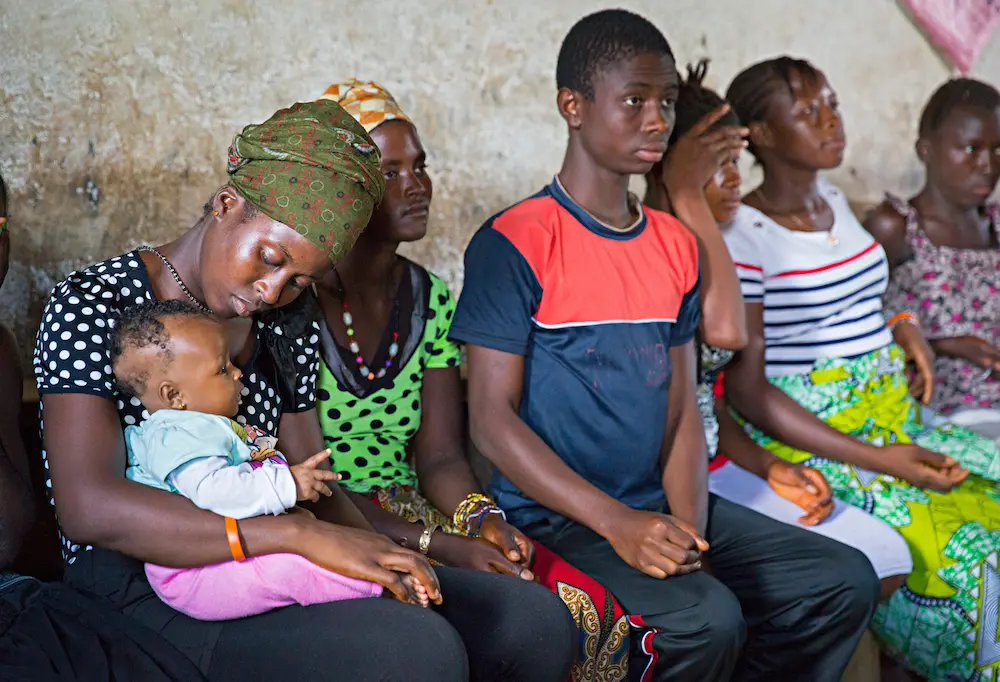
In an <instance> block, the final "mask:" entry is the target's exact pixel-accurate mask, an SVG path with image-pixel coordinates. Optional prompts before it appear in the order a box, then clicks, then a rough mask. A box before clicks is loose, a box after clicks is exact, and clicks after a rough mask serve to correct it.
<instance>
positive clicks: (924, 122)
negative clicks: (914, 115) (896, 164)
mask: <svg viewBox="0 0 1000 682" xmlns="http://www.w3.org/2000/svg"><path fill="white" fill-rule="evenodd" d="M959 107H970V108H973V109H979V110H982V111H987V112H993V111H996V110H997V108H998V107H1000V92H998V91H997V89H996V88H994V87H993V86H992V85H990V84H988V83H984V82H982V81H978V80H975V79H973V78H953V79H951V80H949V81H946V82H945V83H944V85H942V86H941V87H939V88H938V89H937V90H935V91H934V94H933V95H931V98H930V99H929V100H927V104H926V105H924V110H923V112H922V113H921V114H920V128H919V130H920V137H921V138H924V137H929V136H930V135H933V134H934V133H936V132H937V131H938V130H939V129H940V128H941V126H942V125H943V124H944V121H945V119H946V118H948V116H949V115H950V114H951V113H952V112H953V111H955V109H958V108H959Z"/></svg>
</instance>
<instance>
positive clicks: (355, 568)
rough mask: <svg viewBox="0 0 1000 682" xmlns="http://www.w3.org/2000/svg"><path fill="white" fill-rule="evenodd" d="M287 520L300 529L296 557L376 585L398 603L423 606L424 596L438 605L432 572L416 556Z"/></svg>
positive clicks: (367, 537)
mask: <svg viewBox="0 0 1000 682" xmlns="http://www.w3.org/2000/svg"><path fill="white" fill-rule="evenodd" d="M290 520H292V521H293V522H294V523H296V524H298V526H299V527H300V529H301V533H300V540H299V542H297V543H296V546H297V547H301V548H302V549H301V550H300V551H299V553H300V554H301V555H302V556H303V557H305V558H306V559H308V560H309V561H311V562H313V563H314V564H316V565H317V566H322V567H323V568H325V569H327V570H330V571H334V572H336V573H340V574H341V575H346V576H349V577H352V578H360V579H362V580H370V581H372V582H374V583H378V584H379V585H382V586H383V587H385V588H386V589H387V590H389V591H390V592H392V593H393V594H394V595H395V596H396V599H398V600H399V601H402V602H406V603H410V604H418V605H424V604H426V602H425V599H424V598H423V595H422V594H421V592H424V593H426V598H427V599H429V600H430V601H432V602H434V603H435V604H440V603H441V586H440V585H439V584H438V579H437V576H436V575H435V574H434V569H432V568H431V565H430V563H429V562H428V561H427V559H426V558H424V557H423V556H422V555H420V554H418V553H417V552H414V551H412V550H409V549H404V548H403V547H400V546H398V545H396V544H395V543H393V542H392V541H391V540H390V539H389V538H387V537H385V536H384V535H378V534H376V533H371V532H368V531H364V530H357V529H355V528H348V527H346V526H336V525H334V524H332V523H326V522H325V521H315V520H311V519H310V518H309V516H308V515H306V514H302V513H295V514H293V515H291V518H290ZM407 576H411V578H407ZM416 584H419V586H420V587H417V586H416ZM421 588H422V589H421Z"/></svg>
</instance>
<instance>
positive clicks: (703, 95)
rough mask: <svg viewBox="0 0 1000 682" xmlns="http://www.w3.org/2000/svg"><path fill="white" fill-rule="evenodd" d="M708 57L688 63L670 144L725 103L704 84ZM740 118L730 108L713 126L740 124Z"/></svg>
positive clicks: (679, 95) (678, 97) (678, 95)
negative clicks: (692, 63)
mask: <svg viewBox="0 0 1000 682" xmlns="http://www.w3.org/2000/svg"><path fill="white" fill-rule="evenodd" d="M708 64H709V61H708V60H707V59H702V60H700V61H699V62H698V63H697V64H695V65H694V66H691V65H690V64H688V67H687V78H685V79H684V80H683V81H682V82H681V86H680V90H679V91H678V93H677V106H676V108H675V111H676V112H677V118H676V120H675V121H674V129H673V130H672V131H671V133H670V144H671V145H672V144H674V142H676V141H677V140H679V139H680V137H681V136H682V135H684V133H686V132H687V131H689V130H691V128H693V127H694V126H695V124H696V123H697V122H698V121H700V120H701V119H702V118H704V117H705V116H706V115H707V114H708V113H709V112H711V111H714V110H716V109H718V108H719V107H721V106H722V105H723V104H725V100H724V99H722V97H720V96H719V94H718V93H717V92H716V91H715V90H712V89H711V88H706V87H705V86H704V84H703V83H704V81H705V75H706V74H707V73H708ZM739 124H740V120H739V118H738V117H737V116H736V114H735V113H734V112H733V110H732V109H730V110H729V111H728V112H727V113H726V115H725V116H723V117H722V118H721V119H719V120H718V121H716V123H715V124H714V125H713V126H712V128H713V129H714V128H721V127H723V126H738V125H739Z"/></svg>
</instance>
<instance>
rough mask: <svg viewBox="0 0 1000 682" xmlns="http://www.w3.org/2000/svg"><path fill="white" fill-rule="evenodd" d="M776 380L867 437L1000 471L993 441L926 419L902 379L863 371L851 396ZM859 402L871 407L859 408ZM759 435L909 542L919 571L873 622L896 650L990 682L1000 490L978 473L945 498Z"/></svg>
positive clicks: (915, 664)
mask: <svg viewBox="0 0 1000 682" xmlns="http://www.w3.org/2000/svg"><path fill="white" fill-rule="evenodd" d="M890 357H891V355H890ZM846 364H848V365H850V364H855V365H856V366H857V365H860V364H861V363H855V362H854V361H851V362H850V363H846ZM775 383H776V384H778V385H779V387H781V388H783V389H787V392H788V393H789V394H790V395H791V396H792V397H793V398H795V399H796V400H797V401H798V402H800V403H801V404H803V405H806V406H807V407H808V406H809V404H810V403H812V404H813V405H814V406H815V405H817V404H818V403H820V402H822V404H823V411H822V416H823V417H824V418H825V420H826V421H827V422H828V423H829V424H830V425H831V426H834V427H835V428H839V429H840V430H842V431H844V432H846V433H848V434H849V435H852V436H854V437H856V438H858V439H860V440H862V441H865V442H869V443H873V444H878V445H884V444H886V443H888V442H892V439H895V440H897V442H908V441H912V442H915V443H917V444H919V445H921V446H922V447H926V448H928V449H932V450H935V451H937V452H941V453H943V454H948V455H951V456H952V457H954V458H955V459H956V460H959V461H960V462H961V463H962V464H963V465H965V466H967V467H968V468H969V469H970V470H972V471H973V472H976V473H982V474H986V475H987V476H989V478H990V479H995V478H996V477H997V473H998V472H1000V455H998V451H997V447H996V445H995V443H993V442H992V441H991V440H990V439H988V438H984V437H982V436H979V435H977V434H974V433H972V432H971V431H969V430H967V429H964V428H961V427H958V426H954V425H951V424H949V423H947V422H946V421H945V420H941V419H927V418H923V417H922V416H921V410H919V409H917V407H916V405H915V403H913V401H912V400H911V399H910V398H909V397H908V395H907V394H906V391H905V379H901V378H900V375H899V374H898V373H896V374H893V373H892V372H891V371H888V372H881V373H875V372H872V373H871V374H866V373H862V372H858V373H856V374H855V375H854V377H853V384H852V385H853V388H849V387H846V386H845V387H844V389H845V390H843V391H838V390H837V387H836V386H822V385H820V386H816V385H815V384H813V383H812V382H807V381H801V380H796V379H791V380H777V381H775ZM810 384H812V385H810ZM810 389H812V390H818V391H819V393H818V395H820V396H822V397H821V399H818V398H817V396H816V395H814V396H810V395H808V392H809V390H810ZM824 394H825V395H824ZM856 396H862V398H861V400H862V401H867V403H861V404H858V403H854V402H853V401H854V400H855V397H856ZM837 401H841V403H840V404H838V402H837ZM840 405H842V407H843V409H838V407H839V406H840ZM846 425H851V427H850V428H848V427H847V426H846ZM755 437H757V438H758V440H759V442H760V443H761V444H762V445H764V446H765V447H767V448H768V449H770V450H771V451H773V452H775V454H778V455H779V456H781V457H783V458H785V459H788V460H790V461H795V462H802V463H805V464H807V465H809V466H813V467H815V468H817V469H819V470H820V471H821V472H822V473H823V474H824V476H826V478H827V480H828V481H829V482H830V486H831V488H832V489H833V490H834V493H835V494H836V495H837V497H838V498H840V499H842V500H844V501H846V502H848V503H850V504H852V505H854V506H856V507H859V508H861V509H863V510H864V511H866V512H868V513H870V514H872V515H874V516H876V517H878V518H880V519H882V520H883V521H886V522H887V523H889V524H890V525H891V526H893V527H894V528H895V529H896V530H897V531H899V533H900V534H901V535H902V536H903V537H904V538H905V540H906V541H907V544H908V545H909V547H910V551H911V554H912V556H913V563H914V570H913V571H912V572H911V573H910V576H909V578H908V579H907V581H906V585H905V586H904V587H903V588H901V589H899V590H898V591H896V592H895V593H894V594H893V595H892V597H891V598H890V600H889V601H888V602H887V603H884V604H882V605H881V606H880V607H879V609H878V611H877V612H876V614H875V619H874V621H873V624H872V627H873V629H874V630H875V632H876V634H878V635H879V636H880V638H881V639H882V640H883V641H884V642H885V643H886V645H887V648H888V649H889V651H891V652H892V653H893V654H895V655H897V656H899V657H900V658H902V659H904V660H905V661H906V663H907V664H908V665H909V666H910V667H911V668H913V669H914V670H915V671H916V672H918V673H920V674H922V675H923V676H925V677H927V678H928V679H929V680H932V681H933V680H950V679H972V678H973V676H974V675H975V674H976V673H977V672H978V673H980V674H982V675H983V676H984V677H985V678H987V679H992V678H993V676H994V672H995V669H996V668H997V665H998V663H1000V646H998V645H997V629H996V600H997V599H998V598H1000V573H998V572H997V556H998V555H1000V533H998V532H997V531H1000V486H998V485H997V484H996V483H994V482H992V481H991V480H988V479H987V478H983V477H981V476H978V475H976V473H974V474H973V475H970V476H969V478H967V479H966V480H965V482H963V483H962V484H961V485H960V486H958V487H957V488H955V489H953V490H952V491H951V492H949V493H946V494H939V493H935V492H931V491H926V490H921V489H920V488H916V487H914V486H911V485H909V484H907V483H905V482H902V481H898V480H896V479H894V478H892V477H889V476H885V475H882V474H878V473H876V472H873V471H867V470H864V469H860V468H858V467H855V466H851V465H848V464H845V463H842V462H835V461H830V460H826V459H823V458H819V457H814V456H813V455H811V454H810V453H807V452H803V451H801V450H795V449H793V448H789V447H788V446H786V445H784V444H781V443H776V442H773V441H770V440H769V439H766V438H763V437H762V436H761V434H759V433H757V434H755Z"/></svg>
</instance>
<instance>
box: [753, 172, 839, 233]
mask: <svg viewBox="0 0 1000 682" xmlns="http://www.w3.org/2000/svg"><path fill="white" fill-rule="evenodd" d="M754 194H756V195H757V196H758V197H759V198H760V200H761V202H762V203H764V204H767V205H768V206H770V207H771V208H772V209H773V208H774V204H772V203H771V201H770V200H769V199H768V198H767V197H766V196H764V192H763V190H761V188H760V187H758V188H757V189H755V190H754ZM806 213H808V214H809V219H810V220H812V221H813V222H815V218H813V210H812V207H811V206H810V205H809V203H808V202H806ZM784 215H787V216H788V217H789V218H791V219H792V222H793V223H795V224H796V225H798V226H799V227H801V228H802V231H803V232H823V231H824V230H817V229H815V227H814V226H813V227H811V226H809V225H806V223H805V221H804V220H802V218H800V217H798V216H797V215H795V214H794V213H785V214H784ZM836 226H837V218H836V216H834V220H833V225H831V226H830V229H829V230H825V232H826V243H827V244H829V245H830V246H837V245H838V244H840V239H838V238H837V235H835V234H834V233H833V230H834V228H835V227H836Z"/></svg>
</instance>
